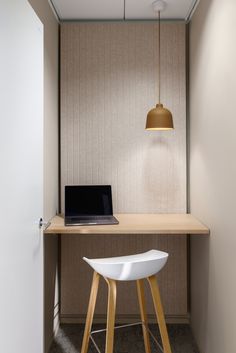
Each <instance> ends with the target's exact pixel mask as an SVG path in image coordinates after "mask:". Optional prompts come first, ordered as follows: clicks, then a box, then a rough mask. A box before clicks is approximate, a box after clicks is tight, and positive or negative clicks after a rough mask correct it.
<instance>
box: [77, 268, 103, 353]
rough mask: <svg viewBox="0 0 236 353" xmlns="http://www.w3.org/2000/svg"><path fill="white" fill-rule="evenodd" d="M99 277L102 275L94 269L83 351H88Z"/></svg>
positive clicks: (85, 352) (82, 352) (83, 352)
mask: <svg viewBox="0 0 236 353" xmlns="http://www.w3.org/2000/svg"><path fill="white" fill-rule="evenodd" d="M99 279H100V275H99V274H98V273H97V272H95V271H94V273H93V281H92V286H91V292H90V298H89V305H88V312H87V318H86V324H85V329H84V337H83V343H82V348H81V353H87V351H88V345H89V335H90V332H91V327H92V323H93V315H94V310H95V305H96V299H97V293H98V285H99Z"/></svg>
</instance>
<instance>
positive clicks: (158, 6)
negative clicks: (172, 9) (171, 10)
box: [152, 0, 167, 12]
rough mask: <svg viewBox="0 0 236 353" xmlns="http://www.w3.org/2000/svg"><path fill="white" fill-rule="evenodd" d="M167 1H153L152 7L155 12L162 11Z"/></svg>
mask: <svg viewBox="0 0 236 353" xmlns="http://www.w3.org/2000/svg"><path fill="white" fill-rule="evenodd" d="M166 6H167V3H166V2H165V1H163V0H156V1H154V2H153V3H152V8H153V11H154V12H159V11H160V12H162V11H164V10H165V9H166Z"/></svg>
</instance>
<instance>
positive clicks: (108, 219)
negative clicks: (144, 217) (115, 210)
mask: <svg viewBox="0 0 236 353" xmlns="http://www.w3.org/2000/svg"><path fill="white" fill-rule="evenodd" d="M102 224H103V225H106V224H107V225H108V224H119V221H118V220H117V219H116V217H114V216H92V217H82V216H81V217H67V218H65V226H92V225H102Z"/></svg>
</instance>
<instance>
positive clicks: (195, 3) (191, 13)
mask: <svg viewBox="0 0 236 353" xmlns="http://www.w3.org/2000/svg"><path fill="white" fill-rule="evenodd" d="M199 2H200V0H195V1H194V2H193V4H192V6H191V8H190V9H189V13H188V15H187V16H186V18H185V22H186V23H189V22H190V21H191V19H192V17H193V14H194V12H195V11H196V9H197V6H198V4H199Z"/></svg>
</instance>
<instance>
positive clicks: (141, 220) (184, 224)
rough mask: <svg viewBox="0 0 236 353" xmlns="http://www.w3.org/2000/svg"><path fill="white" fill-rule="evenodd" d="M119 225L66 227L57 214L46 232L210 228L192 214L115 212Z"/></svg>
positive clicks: (182, 231)
mask: <svg viewBox="0 0 236 353" xmlns="http://www.w3.org/2000/svg"><path fill="white" fill-rule="evenodd" d="M115 217H116V218H117V219H118V220H119V224H117V225H96V226H73V227H65V225H64V218H63V216H55V217H54V218H52V220H51V224H50V226H49V227H48V228H47V229H46V230H45V231H44V234H48V235H50V234H204V235H209V234H210V231H209V229H208V228H207V227H206V226H205V225H204V224H202V223H201V222H200V221H199V220H197V219H196V218H195V217H193V216H192V215H191V214H115Z"/></svg>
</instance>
